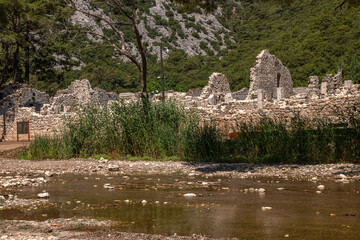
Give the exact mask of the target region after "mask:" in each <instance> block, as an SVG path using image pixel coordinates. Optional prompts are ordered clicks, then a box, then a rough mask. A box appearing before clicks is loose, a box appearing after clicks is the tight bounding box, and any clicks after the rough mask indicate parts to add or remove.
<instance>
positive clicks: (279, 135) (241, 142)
mask: <svg viewBox="0 0 360 240" xmlns="http://www.w3.org/2000/svg"><path fill="white" fill-rule="evenodd" d="M341 116H342V118H341V119H340V120H338V121H337V122H336V123H334V122H332V121H330V120H329V119H315V120H310V119H308V118H305V117H300V116H299V115H295V116H294V117H293V118H292V119H291V120H290V122H285V121H276V120H273V119H269V118H267V117H263V118H262V119H261V120H260V121H259V122H256V123H255V122H250V123H247V124H245V123H243V124H237V126H236V127H235V128H234V131H236V132H237V134H238V136H239V139H237V140H235V143H234V142H233V143H232V146H231V148H230V149H231V154H232V155H233V156H235V158H237V159H242V161H247V162H261V163H335V162H358V161H359V160H360V155H359V154H360V150H359V149H360V131H359V129H360V115H359V111H358V110H357V109H353V110H351V111H346V112H345V113H342V115H341Z"/></svg>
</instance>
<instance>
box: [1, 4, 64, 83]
mask: <svg viewBox="0 0 360 240" xmlns="http://www.w3.org/2000/svg"><path fill="white" fill-rule="evenodd" d="M58 8H59V7H58V5H56V1H50V0H0V12H1V13H2V14H0V15H1V18H0V44H1V49H0V61H1V63H2V64H1V65H2V66H3V67H2V69H1V79H0V86H1V85H2V84H4V83H5V82H6V81H7V80H8V79H10V78H11V79H12V80H13V82H14V83H15V82H25V83H27V84H28V83H29V80H30V71H31V60H32V58H33V57H34V55H35V54H36V52H38V50H39V47H41V46H43V45H45V44H46V42H47V40H48V39H49V36H51V34H49V32H53V33H54V31H53V28H52V27H53V26H54V24H55V19H56V20H59V19H58V18H57V15H56V14H55V12H56V10H57V9H58Z"/></svg>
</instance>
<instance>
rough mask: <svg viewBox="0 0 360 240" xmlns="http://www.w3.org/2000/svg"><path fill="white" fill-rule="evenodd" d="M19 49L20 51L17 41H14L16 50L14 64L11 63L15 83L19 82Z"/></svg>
mask: <svg viewBox="0 0 360 240" xmlns="http://www.w3.org/2000/svg"><path fill="white" fill-rule="evenodd" d="M19 51H20V47H19V43H18V42H16V50H15V52H14V65H13V68H14V69H13V70H14V75H13V76H14V77H13V82H14V83H17V82H19V79H20V77H19Z"/></svg>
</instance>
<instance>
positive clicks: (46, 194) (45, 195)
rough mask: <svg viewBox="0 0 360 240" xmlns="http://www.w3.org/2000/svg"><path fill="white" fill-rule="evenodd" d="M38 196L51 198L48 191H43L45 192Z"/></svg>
mask: <svg viewBox="0 0 360 240" xmlns="http://www.w3.org/2000/svg"><path fill="white" fill-rule="evenodd" d="M37 196H38V198H49V197H50V194H49V193H47V192H43V193H39V194H38V195H37Z"/></svg>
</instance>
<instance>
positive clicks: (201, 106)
mask: <svg viewBox="0 0 360 240" xmlns="http://www.w3.org/2000/svg"><path fill="white" fill-rule="evenodd" d="M152 98H153V99H154V101H157V100H159V99H161V96H160V94H157V95H154V96H152ZM0 99H1V100H0V115H2V116H1V121H0V131H1V132H0V134H1V135H0V137H1V138H2V139H3V140H5V141H14V140H17V136H18V134H17V123H18V122H27V121H29V128H30V137H31V138H34V136H36V135H52V134H57V132H58V131H60V130H61V129H62V127H63V119H64V117H68V116H73V115H76V112H75V110H76V109H77V107H78V106H79V105H85V104H88V103H89V102H98V103H100V104H101V105H103V106H105V105H107V104H108V103H109V102H110V101H117V100H119V99H125V101H137V95H136V94H135V93H121V94H119V95H118V94H115V93H107V92H105V91H104V90H102V89H98V88H95V89H92V87H91V86H90V83H89V81H88V80H81V81H80V80H77V81H75V82H73V83H72V84H71V85H70V86H69V87H68V88H67V89H65V90H60V91H58V92H57V94H56V95H55V96H54V97H52V98H50V97H49V96H48V95H47V94H46V93H42V92H40V91H37V90H34V89H31V88H29V87H27V86H19V85H8V86H7V87H5V88H4V89H3V90H1V91H0ZM166 99H167V100H170V99H176V100H177V101H179V102H180V103H183V104H184V105H185V106H186V107H187V108H196V109H198V110H199V112H200V114H201V116H202V118H203V119H204V120H206V121H210V120H214V121H217V125H218V126H220V127H222V129H223V130H224V133H228V132H230V131H231V125H233V124H235V123H236V122H249V121H256V120H259V119H260V118H262V117H263V116H267V117H269V118H274V119H283V120H289V119H290V118H292V117H293V116H294V115H295V114H300V115H302V116H306V117H308V118H310V119H313V118H328V119H331V120H334V121H336V120H338V118H339V116H338V112H339V111H341V110H346V109H347V108H349V107H351V106H353V105H354V104H356V103H359V102H360V85H358V84H352V82H351V81H350V80H348V81H345V82H344V83H343V81H342V74H341V71H340V72H338V74H336V75H335V76H332V75H331V74H329V75H326V76H325V77H324V79H323V80H322V82H321V85H320V86H319V78H318V77H317V76H310V77H309V85H308V87H307V88H293V84H292V79H291V75H290V72H289V70H288V69H287V68H286V67H285V66H284V65H283V64H282V63H281V61H280V60H279V59H277V58H276V57H275V56H273V55H271V54H270V53H269V51H268V50H264V51H262V52H261V53H260V54H259V55H258V56H257V61H256V65H255V66H254V67H253V68H252V69H251V73H250V88H249V89H246V88H244V89H242V90H240V91H238V92H231V91H230V86H229V83H228V81H227V79H226V77H225V75H223V74H221V73H213V74H212V75H211V76H210V78H209V82H208V84H207V85H206V86H205V87H204V88H203V89H202V90H201V91H200V90H191V91H189V92H188V93H180V92H173V91H167V93H166ZM25 139H27V136H22V135H20V138H19V140H25Z"/></svg>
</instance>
